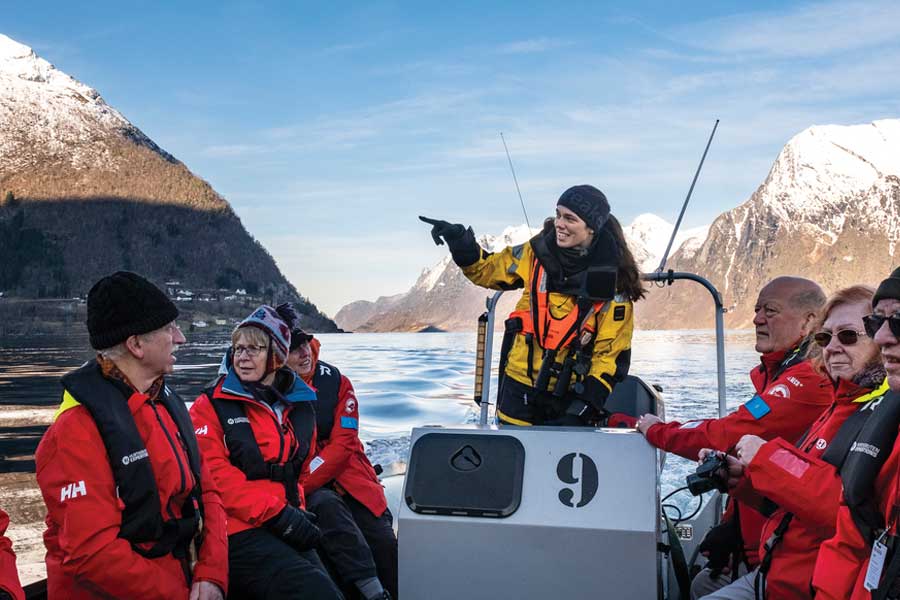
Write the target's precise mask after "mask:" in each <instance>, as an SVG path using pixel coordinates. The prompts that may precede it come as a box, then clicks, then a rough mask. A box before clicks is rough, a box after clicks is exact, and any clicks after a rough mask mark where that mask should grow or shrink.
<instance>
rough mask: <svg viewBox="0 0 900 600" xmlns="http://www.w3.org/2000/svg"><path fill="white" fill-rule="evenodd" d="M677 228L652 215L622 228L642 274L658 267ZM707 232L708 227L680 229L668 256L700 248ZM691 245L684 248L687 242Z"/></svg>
mask: <svg viewBox="0 0 900 600" xmlns="http://www.w3.org/2000/svg"><path fill="white" fill-rule="evenodd" d="M674 227H675V226H674V225H673V224H672V223H669V222H668V221H666V220H665V219H663V218H661V217H658V216H656V215H654V214H652V213H644V214H642V215H638V216H637V217H635V219H634V221H632V222H631V224H630V225H628V226H627V227H623V228H622V229H623V231H624V232H625V237H626V239H628V241H629V247H630V248H631V252H632V253H633V254H634V258H635V260H636V261H637V262H638V265H639V266H640V268H641V269H642V270H643V271H653V270H655V269H656V268H657V267H659V261H660V260H661V259H662V255H663V253H664V252H665V251H666V246H667V245H668V243H669V239H670V238H671V237H672V229H674ZM708 230H709V226H708V225H704V226H701V227H693V228H691V229H680V230H679V231H678V235H676V236H675V241H674V243H673V244H672V250H671V252H670V254H669V255H670V256H671V254H672V253H674V252H675V251H676V250H678V249H681V250H682V252H683V253H688V252H690V248H696V247H698V246H699V245H700V244H702V243H703V241H704V240H705V239H706V234H707V231H708ZM688 241H689V242H690V243H689V244H687V245H685V242H688Z"/></svg>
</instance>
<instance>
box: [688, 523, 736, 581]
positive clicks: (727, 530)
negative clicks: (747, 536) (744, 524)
mask: <svg viewBox="0 0 900 600" xmlns="http://www.w3.org/2000/svg"><path fill="white" fill-rule="evenodd" d="M743 551H744V548H743V540H742V539H741V530H740V526H739V525H738V523H737V522H736V519H734V520H730V521H725V522H723V523H719V524H718V525H716V526H715V527H713V528H712V529H710V530H709V531H708V532H706V536H704V538H703V541H702V542H700V545H699V546H698V547H697V552H708V553H709V555H708V556H707V560H708V562H707V563H706V566H707V567H708V568H709V569H710V571H712V573H713V575H714V576H718V574H719V573H720V572H721V571H722V569H724V568H725V567H730V566H731V565H730V563H731V560H732V557H733V556H735V555H737V556H739V555H740V554H741V553H742V552H743Z"/></svg>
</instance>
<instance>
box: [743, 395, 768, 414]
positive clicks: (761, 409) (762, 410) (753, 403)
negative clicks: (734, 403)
mask: <svg viewBox="0 0 900 600" xmlns="http://www.w3.org/2000/svg"><path fill="white" fill-rule="evenodd" d="M744 408H746V409H747V410H749V411H750V414H751V415H753V418H754V419H762V418H763V417H764V416H766V415H767V414H769V413H770V412H772V409H771V408H769V405H768V404H766V401H765V400H763V399H762V398H760V397H759V396H753V398H751V399H750V400H749V401H748V402H747V403H746V404H744Z"/></svg>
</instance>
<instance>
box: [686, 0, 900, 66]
mask: <svg viewBox="0 0 900 600" xmlns="http://www.w3.org/2000/svg"><path fill="white" fill-rule="evenodd" d="M898 21H900V3H897V2H895V1H893V0H876V1H874V2H858V1H857V2H843V1H838V2H827V3H815V4H811V3H810V4H804V5H801V6H800V7H799V8H795V9H789V10H787V11H784V12H775V11H766V12H750V13H745V14H740V15H733V16H729V17H725V18H719V19H714V20H709V21H705V22H701V23H696V24H692V25H690V26H688V27H684V28H681V29H679V30H677V31H674V32H672V33H673V34H674V35H673V39H677V40H679V41H681V42H686V43H687V44H689V45H691V46H694V47H697V48H702V49H706V50H711V51H715V52H720V53H728V54H752V55H755V56H757V57H760V56H767V57H779V58H787V57H793V58H799V57H821V56H828V55H833V54H836V53H839V52H847V51H853V50H859V49H861V48H869V47H873V46H878V45H880V44H886V43H887V44H891V43H894V44H895V43H897V41H898V36H897V22H898Z"/></svg>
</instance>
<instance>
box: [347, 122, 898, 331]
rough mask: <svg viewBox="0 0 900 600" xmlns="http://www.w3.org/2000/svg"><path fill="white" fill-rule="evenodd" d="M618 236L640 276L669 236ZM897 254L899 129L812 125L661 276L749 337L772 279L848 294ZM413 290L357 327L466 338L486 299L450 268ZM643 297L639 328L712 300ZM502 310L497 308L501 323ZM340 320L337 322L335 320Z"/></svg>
mask: <svg viewBox="0 0 900 600" xmlns="http://www.w3.org/2000/svg"><path fill="white" fill-rule="evenodd" d="M624 229H625V232H626V237H627V238H628V240H629V245H630V247H631V249H632V252H633V253H634V255H635V258H636V259H637V260H638V262H639V264H640V265H641V268H642V269H643V270H645V271H652V270H654V269H656V268H657V267H658V265H659V260H660V257H661V255H662V253H663V252H664V250H665V246H666V244H667V242H668V239H669V236H670V235H671V231H672V225H671V224H669V223H667V222H665V221H664V220H662V219H660V218H659V217H657V216H655V215H640V216H639V217H637V218H636V219H635V220H634V221H633V222H632V223H631V224H629V225H628V226H627V227H625V228H624ZM485 239H487V238H485ZM898 244H900V119H886V120H881V121H875V122H873V123H868V124H864V125H850V126H840V125H826V126H815V127H810V128H809V129H806V130H804V131H802V132H801V133H799V134H797V135H796V136H794V137H793V138H792V139H791V140H790V141H789V142H788V143H787V144H786V145H785V146H784V148H783V149H782V151H781V152H780V153H779V155H778V157H777V158H776V160H775V162H774V164H773V165H772V168H771V170H770V171H769V174H768V176H767V177H766V179H765V181H764V182H763V183H762V185H760V187H759V188H758V189H757V190H756V192H754V193H753V194H752V195H751V196H750V198H749V199H747V200H746V201H745V202H744V203H743V204H741V205H739V206H737V207H736V208H734V209H732V210H729V211H727V212H725V213H723V214H721V215H720V216H719V217H717V218H716V219H715V221H714V222H713V223H712V224H711V225H710V226H708V227H699V228H696V229H691V230H686V231H683V232H680V233H679V235H678V237H677V238H676V243H675V244H674V247H675V248H676V249H677V251H675V250H673V252H672V254H671V256H670V258H669V261H668V263H667V267H668V268H673V269H676V270H681V271H690V272H694V273H698V274H700V275H702V276H704V277H706V278H707V279H709V280H710V281H711V282H712V283H713V284H714V285H715V286H716V287H717V288H718V289H719V290H720V292H721V293H722V296H723V301H724V303H725V305H726V307H728V309H729V310H728V313H727V314H726V317H725V318H726V325H727V326H729V327H748V326H750V325H751V323H752V318H753V313H752V309H753V304H754V302H755V300H756V294H757V293H758V291H759V289H760V288H761V287H762V285H764V284H765V282H766V281H768V280H769V279H771V278H772V277H776V276H778V275H800V276H804V277H808V278H811V279H814V280H816V281H818V282H819V283H820V284H821V285H822V287H823V288H825V290H826V291H827V292H833V291H835V290H837V289H839V288H841V287H844V286H846V285H850V284H854V283H870V284H877V282H878V281H880V280H881V279H882V278H884V277H885V276H886V275H887V274H888V273H889V272H890V271H891V269H892V268H894V267H896V266H897V265H898V264H900V256H898V252H900V248H898ZM442 284H443V286H444V288H443V289H442V290H441V292H440V293H435V288H436V286H440V285H442ZM416 286H418V287H420V288H421V287H422V286H424V287H425V288H427V289H428V290H430V291H429V292H428V294H425V295H424V296H423V295H420V294H412V293H411V292H412V291H411V292H408V293H407V294H404V295H401V296H400V298H401V300H398V302H402V303H403V307H404V308H403V311H402V314H396V315H395V314H394V313H393V311H392V310H391V309H388V308H383V309H382V310H379V309H375V310H373V314H376V313H377V314H378V315H379V316H378V317H377V318H373V319H371V320H370V321H368V322H367V323H365V324H363V325H362V327H363V328H364V329H367V330H374V331H385V330H395V329H400V330H415V329H419V328H422V327H425V326H427V325H437V326H438V327H442V328H445V329H460V328H464V329H469V328H472V327H474V323H475V319H476V318H477V316H478V314H480V313H481V311H482V310H483V301H484V297H485V296H486V294H487V292H486V291H485V290H482V289H479V288H477V287H475V286H473V285H471V284H469V283H468V282H467V281H466V280H465V278H463V277H462V274H461V273H460V272H459V270H458V269H456V267H455V266H454V265H453V263H452V262H450V261H449V260H448V259H445V260H444V261H442V262H441V263H440V264H439V265H436V266H435V267H434V268H432V269H430V270H426V272H424V273H423V276H422V277H421V278H420V279H419V281H418V282H417V283H416ZM413 289H416V287H414V288H413ZM648 290H649V294H648V298H647V299H646V300H644V301H642V302H640V303H638V304H637V307H636V311H635V312H636V315H637V317H636V318H637V321H638V326H639V327H642V328H652V329H667V328H673V327H677V328H707V327H711V326H712V323H713V311H712V301H711V300H710V299H709V296H708V294H707V292H706V291H705V290H703V289H702V288H701V287H700V286H698V285H697V284H695V283H690V282H679V283H676V284H675V285H674V286H673V288H670V289H664V290H660V289H659V288H656V287H648ZM513 296H515V297H517V296H518V294H507V295H506V296H505V297H504V300H506V301H508V302H510V303H511V302H513V301H514V298H511V297H513ZM508 297H509V298H508ZM462 298H465V301H461V300H460V299H462ZM417 299H419V300H421V302H419V301H417ZM376 304H377V303H376ZM506 310H508V308H507V307H501V309H500V312H499V314H505V311H506ZM337 320H338V322H339V323H340V322H341V314H340V313H339V314H338V317H337Z"/></svg>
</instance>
